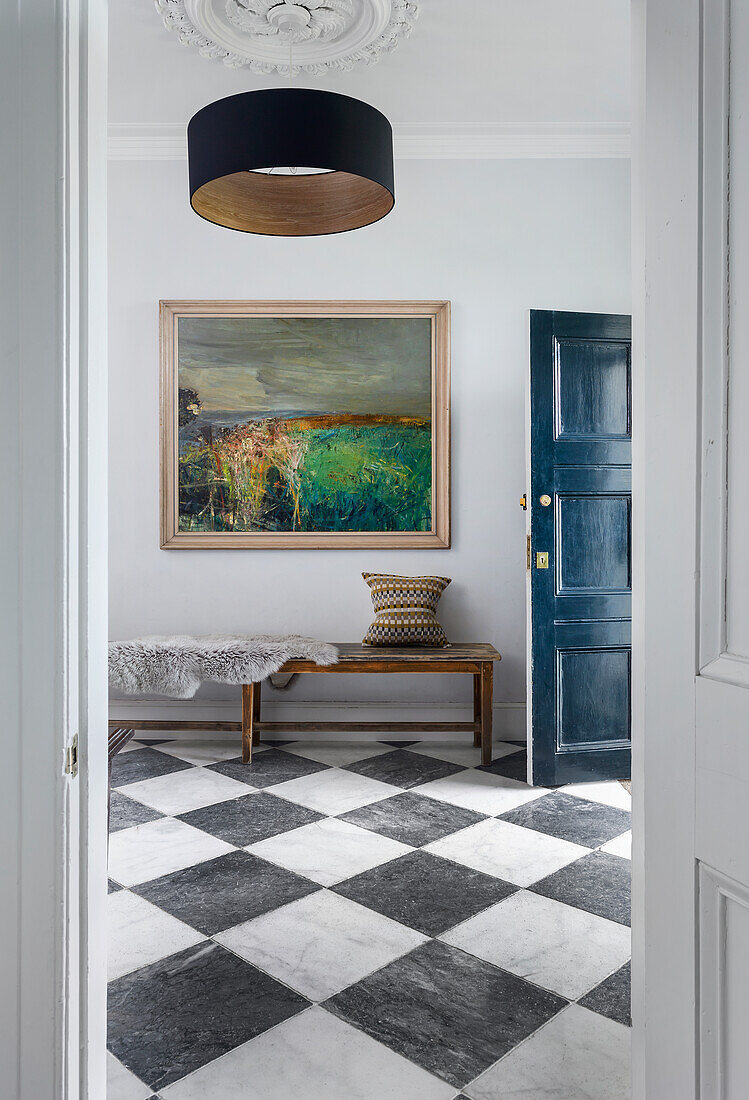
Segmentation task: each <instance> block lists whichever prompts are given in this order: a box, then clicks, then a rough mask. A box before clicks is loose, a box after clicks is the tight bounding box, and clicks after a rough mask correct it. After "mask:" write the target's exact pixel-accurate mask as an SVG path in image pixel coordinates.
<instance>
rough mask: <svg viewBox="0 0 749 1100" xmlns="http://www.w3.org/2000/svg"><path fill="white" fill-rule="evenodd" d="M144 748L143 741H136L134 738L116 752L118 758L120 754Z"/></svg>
mask: <svg viewBox="0 0 749 1100" xmlns="http://www.w3.org/2000/svg"><path fill="white" fill-rule="evenodd" d="M145 747H146V743H144V742H143V741H136V740H135V738H133V740H132V741H128V743H127V744H126V745H123V746H122V748H121V749H118V750H117V755H118V756H119V755H120V753H121V752H132V751H133V750H134V749H142V748H145Z"/></svg>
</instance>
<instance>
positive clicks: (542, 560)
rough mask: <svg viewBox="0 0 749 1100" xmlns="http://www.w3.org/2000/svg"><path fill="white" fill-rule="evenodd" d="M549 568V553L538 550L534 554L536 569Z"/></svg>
mask: <svg viewBox="0 0 749 1100" xmlns="http://www.w3.org/2000/svg"><path fill="white" fill-rule="evenodd" d="M548 568H549V555H548V552H547V551H546V550H542V551H539V553H537V554H536V569H548Z"/></svg>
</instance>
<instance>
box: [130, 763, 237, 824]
mask: <svg viewBox="0 0 749 1100" xmlns="http://www.w3.org/2000/svg"><path fill="white" fill-rule="evenodd" d="M119 790H120V791H122V793H123V794H126V795H127V796H128V797H129V798H135V799H136V800H137V801H138V802H143V803H144V805H146V806H151V807H153V809H154V810H160V811H161V813H162V814H169V815H172V814H186V813H188V811H189V810H199V809H201V807H203V806H213V805H214V804H215V803H217V802H226V801H227V800H228V799H230V798H241V797H242V796H243V795H246V794H250V793H251V792H252V791H254V790H256V788H255V787H251V786H249V785H248V784H247V783H240V782H239V781H238V780H237V779H230V778H229V776H228V775H221V774H220V772H214V771H209V770H208V769H206V768H187V769H186V770H185V771H181V772H171V773H170V774H169V775H157V776H154V778H153V779H141V780H139V781H138V782H137V783H128V784H127V786H125V787H120V788H119Z"/></svg>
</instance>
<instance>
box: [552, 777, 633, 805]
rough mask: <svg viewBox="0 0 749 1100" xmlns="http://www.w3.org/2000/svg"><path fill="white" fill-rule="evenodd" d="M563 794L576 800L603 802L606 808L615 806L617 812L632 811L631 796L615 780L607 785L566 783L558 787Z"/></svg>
mask: <svg viewBox="0 0 749 1100" xmlns="http://www.w3.org/2000/svg"><path fill="white" fill-rule="evenodd" d="M559 789H560V790H561V791H563V792H564V794H574V795H576V796H577V797H578V798H588V799H590V801H591V802H603V803H604V805H606V806H616V808H617V809H619V810H630V811H631V810H632V795H631V794H630V793H629V791H628V790H627V789H626V788H625V787H623V786H622V785H621V783H619V782H618V781H616V780H612V781H611V782H609V783H568V784H567V786H566V787H560V788H559Z"/></svg>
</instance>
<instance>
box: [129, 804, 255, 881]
mask: <svg viewBox="0 0 749 1100" xmlns="http://www.w3.org/2000/svg"><path fill="white" fill-rule="evenodd" d="M234 850H235V849H234V846H233V845H232V844H227V843H226V842H225V841H223V840H218V839H217V838H216V837H215V836H209V835H208V833H204V832H202V830H200V829H194V828H193V827H192V825H188V824H187V823H186V822H184V821H176V820H175V819H174V818H171V817H163V818H159V819H158V820H157V821H147V822H146V824H145V825H135V826H134V827H133V828H132V829H121V830H120V831H119V832H117V833H112V835H111V836H110V838H109V873H110V875H111V876H112V878H113V879H114V880H115V882H119V883H121V884H122V885H123V886H136V885H138V884H139V883H141V882H148V881H149V880H150V879H154V878H159V877H160V876H161V875H168V874H170V873H171V872H172V871H181V870H182V868H183V867H191V866H192V865H193V864H194V863H202V862H203V861H204V860H206V859H214V858H215V857H216V856H222V855H224V853H225V852H232V851H234Z"/></svg>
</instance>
